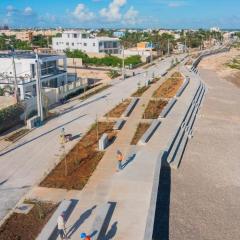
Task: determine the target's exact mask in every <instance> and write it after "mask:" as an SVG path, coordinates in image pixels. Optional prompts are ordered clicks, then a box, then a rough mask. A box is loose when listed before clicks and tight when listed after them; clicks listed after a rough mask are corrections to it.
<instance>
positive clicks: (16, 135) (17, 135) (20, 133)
mask: <svg viewBox="0 0 240 240" xmlns="http://www.w3.org/2000/svg"><path fill="white" fill-rule="evenodd" d="M29 131H30V130H29V129H21V130H19V131H17V132H15V133H13V134H11V135H9V136H7V137H6V138H5V139H4V140H5V141H9V142H13V141H16V140H17V139H19V138H20V137H22V136H23V135H24V134H26V133H27V132H29Z"/></svg>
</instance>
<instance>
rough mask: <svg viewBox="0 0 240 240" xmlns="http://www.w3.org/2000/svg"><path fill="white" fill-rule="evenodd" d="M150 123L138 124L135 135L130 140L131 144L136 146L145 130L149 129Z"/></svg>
mask: <svg viewBox="0 0 240 240" xmlns="http://www.w3.org/2000/svg"><path fill="white" fill-rule="evenodd" d="M150 125H151V124H150V123H139V124H138V127H137V130H136V132H135V135H134V137H133V139H132V142H131V144H132V145H136V144H137V143H138V141H139V140H140V138H141V137H142V136H143V134H144V133H145V132H146V131H147V129H148V128H149V127H150Z"/></svg>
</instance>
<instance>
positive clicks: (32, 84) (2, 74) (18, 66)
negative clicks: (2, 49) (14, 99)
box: [0, 53, 67, 100]
mask: <svg viewBox="0 0 240 240" xmlns="http://www.w3.org/2000/svg"><path fill="white" fill-rule="evenodd" d="M37 59H38V61H39V66H40V68H41V70H40V81H41V86H42V87H43V88H44V87H46V88H48V87H49V88H57V87H59V86H63V85H64V84H66V83H67V71H66V57H65V56H63V55H62V56H60V55H46V54H39V55H36V54H34V53H14V56H13V53H2V54H0V88H4V87H6V86H8V87H9V86H10V87H11V88H12V89H14V83H15V72H16V79H17V85H18V95H19V96H20V99H22V100H23V99H25V98H26V96H27V97H31V96H33V97H34V96H36V61H37ZM59 60H63V61H64V63H65V64H64V66H63V68H60V67H58V61H59ZM14 65H15V70H16V71H14Z"/></svg>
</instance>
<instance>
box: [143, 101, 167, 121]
mask: <svg viewBox="0 0 240 240" xmlns="http://www.w3.org/2000/svg"><path fill="white" fill-rule="evenodd" d="M167 103H168V101H165V100H150V101H149V103H148V105H147V107H146V109H145V112H144V114H143V118H144V119H157V118H158V117H159V115H160V113H161V111H162V110H163V108H164V107H165V106H166V105H167Z"/></svg>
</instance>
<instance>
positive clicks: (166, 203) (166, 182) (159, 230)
mask: <svg viewBox="0 0 240 240" xmlns="http://www.w3.org/2000/svg"><path fill="white" fill-rule="evenodd" d="M170 195H171V168H170V166H169V164H168V163H167V162H166V161H163V162H162V166H161V171H160V178H159V185H158V195H157V203H156V210H155V219H154V227H153V237H152V239H153V240H169V211H170Z"/></svg>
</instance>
